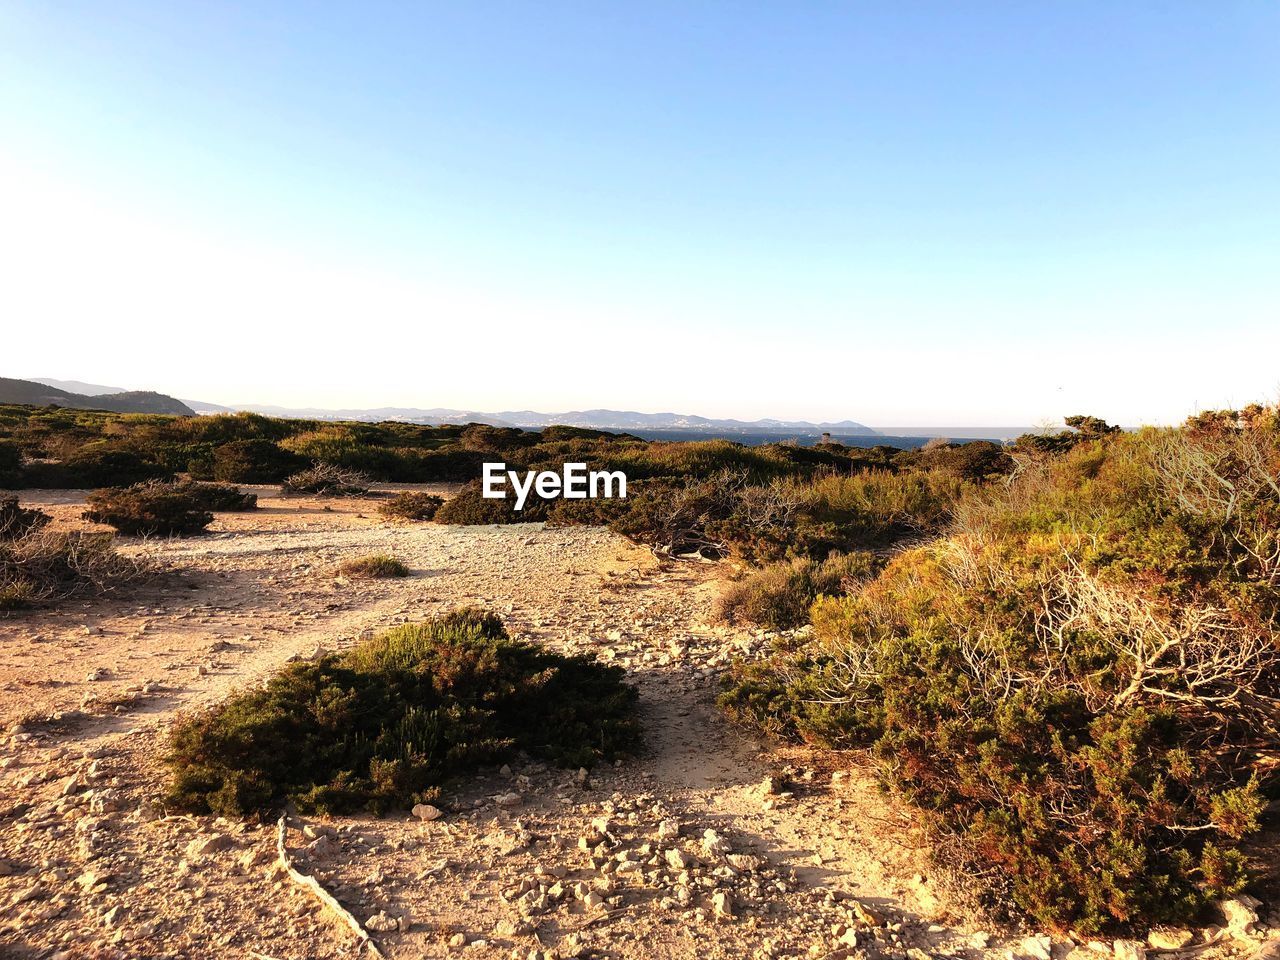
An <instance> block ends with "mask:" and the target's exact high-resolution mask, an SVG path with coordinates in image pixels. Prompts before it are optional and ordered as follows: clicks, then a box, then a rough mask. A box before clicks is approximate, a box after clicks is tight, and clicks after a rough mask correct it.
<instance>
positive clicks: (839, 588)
mask: <svg viewBox="0 0 1280 960" xmlns="http://www.w3.org/2000/svg"><path fill="white" fill-rule="evenodd" d="M882 566H883V562H882V561H881V560H879V559H878V558H877V557H876V556H875V555H874V554H871V553H862V552H859V553H848V554H832V555H831V556H830V557H828V558H827V559H826V560H823V561H821V562H818V561H815V560H810V559H808V558H807V557H804V558H798V559H795V560H792V561H789V562H782V563H775V564H771V565H769V566H767V567H764V568H763V569H760V570H756V571H753V572H751V573H749V574H747V575H746V576H745V577H743V579H741V580H739V581H737V582H736V583H732V584H730V585H729V586H728V587H726V588H725V591H724V592H723V593H722V594H721V595H720V598H719V601H718V602H717V605H716V614H717V616H718V617H719V619H721V620H723V621H725V622H726V623H749V624H754V625H756V626H760V627H770V628H772V629H774V630H788V629H791V628H793V627H799V626H802V625H803V624H806V623H808V622H809V608H810V607H811V606H812V605H813V602H814V600H816V599H817V598H818V597H820V596H839V595H842V594H845V593H849V592H852V591H853V590H856V589H857V588H859V587H860V586H861V585H862V584H864V583H866V582H867V581H868V580H871V579H872V578H873V577H874V576H875V575H876V574H877V573H878V572H879V570H880V568H881V567H882Z"/></svg>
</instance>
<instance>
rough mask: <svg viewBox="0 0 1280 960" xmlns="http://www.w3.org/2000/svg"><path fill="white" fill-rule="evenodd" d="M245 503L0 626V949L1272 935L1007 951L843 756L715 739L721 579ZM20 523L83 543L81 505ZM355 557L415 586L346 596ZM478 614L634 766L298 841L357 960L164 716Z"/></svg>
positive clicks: (175, 953)
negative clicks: (124, 591)
mask: <svg viewBox="0 0 1280 960" xmlns="http://www.w3.org/2000/svg"><path fill="white" fill-rule="evenodd" d="M259 492H260V493H261V494H262V495H263V501H262V506H263V509H261V510H259V511H257V512H255V513H250V514H223V515H219V517H218V519H217V521H216V522H215V524H214V525H213V527H212V528H211V530H212V532H211V534H210V535H208V536H205V537H199V538H190V539H179V540H172V541H159V542H152V543H138V542H136V541H128V543H129V546H128V547H127V549H130V550H135V551H141V552H146V553H149V554H151V555H153V556H154V558H155V559H156V560H157V562H158V563H160V564H161V565H163V566H164V567H166V568H168V569H170V570H171V571H173V572H171V573H168V574H165V575H162V576H160V577H158V578H157V579H155V580H154V581H152V582H149V583H147V584H146V585H144V586H142V587H139V588H136V589H135V590H134V591H133V592H131V593H130V594H129V596H128V597H126V598H123V599H121V598H116V599H111V600H101V599H96V600H87V601H74V602H71V603H64V604H62V605H60V606H53V607H49V608H46V609H39V610H35V611H28V612H24V613H22V614H20V615H13V616H10V617H9V618H7V619H0V723H2V724H3V728H4V729H5V731H6V732H5V733H4V735H3V738H2V739H0V956H5V957H9V956H12V957H42V958H43V957H66V958H80V957H104V958H105V957H119V958H140V957H191V958H202V957H211V956H218V957H245V958H251V957H252V958H259V960H261V958H275V960H285V958H310V957H337V956H346V957H354V956H363V955H369V956H373V955H375V952H377V953H380V954H381V955H383V956H388V957H414V958H418V957H452V956H458V957H476V958H486V957H504V958H506V957H518V958H522V960H524V958H541V957H575V956H581V957H593V956H594V957H610V958H649V957H654V958H665V957H672V958H675V957H680V958H692V957H700V958H713V957H726V958H727V957H761V958H764V957H770V958H774V957H776V958H781V957H842V956H871V957H875V956H885V957H892V958H894V960H927V958H928V957H965V958H971V960H979V958H984V957H994V956H997V955H998V956H1000V957H1002V958H1005V957H1009V956H1010V955H1013V956H1016V957H1028V958H1032V960H1049V958H1051V957H1057V958H1062V957H1065V956H1066V955H1067V954H1069V953H1072V952H1077V953H1078V954H1079V960H1084V958H1085V957H1093V958H1094V960H1102V958H1105V957H1110V956H1116V957H1118V958H1119V960H1137V958H1139V957H1140V956H1141V955H1142V954H1143V953H1144V952H1146V951H1148V950H1149V951H1150V952H1152V953H1153V954H1154V953H1156V952H1157V951H1160V952H1163V953H1165V954H1166V955H1169V956H1187V957H1192V956H1195V957H1203V956H1213V957H1217V956H1224V955H1230V954H1233V953H1243V954H1249V953H1251V952H1253V951H1254V950H1256V949H1257V947H1258V944H1259V943H1260V942H1261V941H1263V940H1264V939H1265V938H1266V937H1267V936H1269V935H1274V933H1275V931H1274V929H1272V928H1274V927H1275V926H1276V925H1280V917H1276V916H1266V914H1267V911H1266V909H1265V908H1261V907H1260V906H1259V905H1257V904H1254V903H1252V902H1250V901H1247V900H1245V901H1238V902H1235V903H1233V904H1230V905H1228V907H1227V912H1226V914H1225V915H1224V917H1223V925H1222V927H1220V928H1211V929H1209V930H1195V931H1185V932H1181V931H1156V932H1153V934H1152V938H1151V940H1150V941H1149V942H1148V943H1147V944H1145V945H1144V944H1142V943H1139V942H1136V941H1123V942H1120V943H1108V944H1101V943H1076V942H1074V941H1072V940H1070V939H1068V938H1066V937H1056V938H1053V937H1048V936H1042V935H1037V934H1036V933H1035V932H1034V931H1033V932H1030V933H1028V932H1026V931H1012V930H1007V929H1006V930H1000V929H996V928H994V927H993V926H992V925H991V924H990V923H989V922H984V921H983V920H982V919H981V918H979V917H977V916H975V915H974V914H973V912H972V910H971V908H970V907H968V906H966V905H967V904H969V903H970V902H971V899H970V897H968V896H966V893H971V892H972V888H973V887H976V881H973V882H970V883H969V884H968V886H969V887H970V890H968V891H966V889H965V887H966V881H965V879H964V878H963V877H959V878H956V877H951V876H945V877H944V876H941V875H937V876H935V874H936V873H937V872H938V871H937V869H936V868H935V867H934V866H932V865H931V861H930V859H929V857H928V856H927V851H926V849H925V845H924V841H923V838H922V837H921V835H920V833H919V831H918V830H917V829H916V828H915V826H914V824H913V822H912V820H911V817H910V815H909V813H908V812H907V811H906V810H905V809H904V808H902V807H901V806H899V805H898V804H897V803H895V802H894V801H893V799H892V798H889V797H886V796H884V795H882V794H881V793H880V792H879V791H878V790H877V789H876V787H875V786H874V784H873V783H872V781H871V778H870V777H869V775H868V774H867V773H866V772H865V771H864V770H863V769H862V768H860V767H859V766H858V765H857V763H856V762H855V761H854V760H853V759H852V758H848V757H845V758H833V757H830V756H822V755H815V754H812V753H809V752H806V751H802V750H798V749H778V748H773V747H769V746H765V745H762V744H760V743H758V742H754V741H752V740H750V739H748V738H747V737H745V736H744V735H743V734H741V733H740V732H738V731H736V730H735V729H733V728H732V727H730V726H729V725H727V724H726V723H725V722H724V720H723V719H722V718H721V717H719V716H718V715H717V714H716V712H715V710H714V708H713V705H712V700H713V696H714V691H715V684H716V678H717V676H718V674H719V672H720V671H721V670H722V669H723V668H724V666H725V664H726V663H727V662H728V660H729V659H730V658H731V657H733V656H735V655H739V654H743V653H750V652H752V651H753V650H756V649H758V648H759V647H760V645H761V644H763V643H765V642H766V638H764V637H762V636H760V635H758V634H754V633H751V632H747V631H742V630H737V629H729V628H724V627H718V626H715V625H712V624H710V623H709V622H708V621H709V619H710V616H709V612H710V609H711V605H712V602H713V600H714V597H715V594H716V592H717V589H718V581H717V576H718V574H719V571H718V570H716V569H715V568H712V567H704V566H697V565H675V566H667V567H663V566H661V565H660V564H659V563H658V562H657V561H656V560H655V559H654V558H653V557H652V556H651V555H650V554H649V553H648V552H647V551H645V550H643V549H641V548H638V547H636V546H634V545H632V544H630V543H628V542H626V541H625V540H622V539H620V538H618V537H616V536H614V535H612V534H610V533H609V532H607V531H604V530H600V529H594V528H572V529H562V530H556V529H543V528H542V527H541V526H539V525H520V526H509V527H469V528H460V527H445V526H437V525H434V524H408V525H398V524H390V523H388V522H386V521H384V520H382V519H381V518H380V517H378V515H377V513H376V509H375V508H376V504H375V503H374V502H372V501H370V500H320V499H313V498H288V499H285V498H280V497H277V496H275V495H274V492H273V491H270V490H261V491H259ZM22 501H23V503H24V505H33V506H39V507H41V508H42V509H44V510H46V511H48V512H50V513H52V514H54V515H55V522H56V523H58V524H60V525H64V526H76V527H81V526H84V525H85V524H84V522H83V521H81V520H80V519H79V513H80V510H81V509H82V506H81V504H82V502H83V498H82V496H81V495H79V494H76V493H68V492H47V491H46V492H41V491H26V492H24V493H23V495H22ZM371 552H387V553H391V554H393V555H395V556H397V557H399V558H401V559H402V560H404V561H405V562H406V563H408V564H409V566H410V567H411V568H412V570H413V575H412V576H411V577H409V578H408V579H405V580H399V581H348V580H345V579H343V578H342V577H340V576H338V575H336V573H335V568H336V565H337V564H338V562H340V561H341V560H342V559H344V558H348V557H354V556H359V555H362V554H367V553H371ZM466 604H478V605H483V606H485V607H488V608H490V609H492V610H495V611H497V612H498V613H500V614H501V615H502V616H503V618H504V619H505V620H506V622H507V625H508V628H509V630H510V631H511V632H512V634H513V635H515V636H520V637H525V638H528V639H532V640H535V641H537V642H541V643H545V644H547V645H549V646H553V647H555V648H557V649H562V650H571V651H586V650H589V651H593V652H595V653H596V654H598V655H599V656H600V657H601V658H602V659H604V660H607V661H611V662H615V663H618V664H620V665H622V666H624V667H625V668H626V669H627V670H628V673H629V675H630V677H631V679H632V680H633V681H634V682H635V683H637V684H638V685H639V687H640V690H641V696H642V707H641V709H642V711H643V718H644V722H645V728H646V730H647V736H648V744H647V748H646V750H645V752H644V754H643V755H642V756H640V757H637V758H635V759H634V760H631V761H629V762H626V763H622V764H619V765H617V766H614V767H610V768H606V769H597V770H594V771H591V772H590V773H587V772H586V771H566V770H559V769H554V768H548V767H547V766H545V765H543V764H539V763H534V762H524V763H519V764H513V765H512V766H510V767H503V768H502V769H500V770H490V771H486V772H484V773H483V774H482V775H480V776H477V777H475V778H473V779H471V780H469V781H467V782H465V783H461V784H458V785H457V786H456V788H454V789H453V790H451V791H450V792H449V793H448V794H447V795H446V799H445V801H443V802H442V803H441V804H440V805H439V809H435V808H418V810H417V811H416V815H415V814H414V813H403V814H399V815H394V816H389V817H386V818H382V819H377V818H373V817H351V818H335V819H332V820H325V821H321V820H317V819H301V818H297V817H294V818H291V819H290V820H289V821H288V829H287V831H286V834H285V842H286V850H287V855H288V857H289V859H290V861H291V863H292V864H293V865H294V866H295V867H296V868H297V870H299V871H300V872H301V873H302V874H305V875H308V876H313V877H314V878H315V879H316V880H317V881H318V882H319V883H320V884H321V885H322V887H323V888H324V889H325V890H327V891H328V892H329V893H331V894H332V895H333V896H335V897H336V898H337V900H338V901H339V902H340V904H341V905H342V907H343V909H344V910H346V911H348V912H349V913H350V915H351V916H352V917H353V918H354V919H355V920H356V921H357V922H358V923H359V924H360V925H361V927H362V928H363V930H364V931H365V932H367V934H368V935H369V936H370V937H371V941H370V942H364V941H362V940H361V939H360V937H359V936H358V935H357V933H356V932H355V931H353V930H352V929H351V928H349V927H348V926H346V925H344V923H343V922H342V920H341V918H340V917H339V916H338V915H337V914H336V913H335V912H333V911H331V910H329V909H327V908H325V907H324V906H323V905H322V904H321V903H320V901H319V900H318V899H317V898H316V897H315V896H313V895H312V893H311V892H309V891H307V890H305V889H304V888H303V887H302V886H300V885H299V884H297V883H296V882H294V880H292V879H291V878H290V877H289V876H288V875H287V874H286V873H285V871H284V869H283V867H282V866H281V864H280V861H279V858H278V850H277V840H278V837H277V830H276V827H275V825H266V826H260V825H256V824H246V823H238V822H237V823H230V822H226V821H223V820H214V819H208V818H205V819H201V818H194V817H189V816H183V815H175V814H172V813H170V812H169V811H167V810H165V809H164V807H163V806H162V805H161V804H160V802H159V800H158V798H159V796H160V795H161V794H162V792H163V783H164V776H165V774H164V768H163V764H162V756H163V750H164V739H165V734H166V731H167V729H168V727H169V726H170V724H171V723H172V721H173V719H174V717H175V715H176V714H177V712H178V711H180V710H184V709H190V708H192V707H195V706H198V705H201V704H207V703H212V702H216V701H217V700H218V699H220V698H222V697H224V696H226V694H227V693H228V692H229V691H231V690H232V689H234V688H236V687H239V686H243V685H245V684H252V683H254V682H256V681H258V680H260V679H261V678H263V677H265V676H268V675H269V674H270V673H272V672H273V671H274V670H276V669H278V668H279V667H280V666H281V665H282V664H284V663H285V662H287V661H288V660H290V659H291V658H297V657H311V656H315V655H316V654H317V653H318V652H320V651H323V650H332V649H340V648H342V647H343V646H346V645H349V644H352V643H355V642H356V641H358V640H359V639H360V638H361V637H362V636H367V635H369V634H370V633H371V632H373V631H378V630H381V629H383V628H385V627H388V626H391V625H394V624H397V623H402V622H406V621H415V620H419V619H422V618H424V617H426V616H429V615H431V614H434V613H438V612H441V611H443V610H447V609H450V608H453V607H457V606H460V605H466ZM281 748H282V749H287V745H281ZM1259 913H1262V914H1263V915H1264V917H1263V918H1262V919H1261V920H1260V919H1258V917H1257V915H1258V914H1259ZM1268 924H1270V927H1268Z"/></svg>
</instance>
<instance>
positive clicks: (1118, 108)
mask: <svg viewBox="0 0 1280 960" xmlns="http://www.w3.org/2000/svg"><path fill="white" fill-rule="evenodd" d="M0 115H2V116H3V118H4V120H3V124H0V178H2V182H3V186H0V202H2V203H3V208H2V209H3V210H7V211H8V212H7V213H0V220H2V221H3V222H0V255H3V258H4V259H3V262H5V263H6V264H7V265H8V267H9V271H10V273H11V276H10V279H9V280H8V281H6V282H4V283H3V284H0V315H3V316H5V317H6V320H5V323H4V326H5V327H6V335H5V338H6V340H8V341H9V346H10V348H11V349H6V350H5V351H4V354H5V359H6V362H5V363H4V369H3V370H0V374H3V375H9V376H23V375H29V376H30V375H45V376H55V377H65V378H77V379H82V380H90V381H94V382H104V383H117V384H120V385H122V386H128V387H143V386H146V387H155V388H156V389H161V390H165V391H166V392H172V393H177V394H179V395H182V396H187V397H195V398H199V399H207V400H212V401H224V402H225V401H236V402H249V401H255V402H279V403H289V404H311V405H329V406H332V405H339V404H341V405H360V406H381V405H389V404H414V405H418V406H457V407H471V408H481V409H498V408H511V407H521V408H525V407H528V408H535V409H567V408H573V407H593V406H611V407H626V408H635V409H644V410H659V409H662V410H669V409H675V410H680V411H685V412H695V413H701V414H705V415H712V416H740V417H744V418H752V417H756V416H766V415H767V416H779V417H796V418H800V417H803V418H807V419H826V418H844V417H848V418H852V419H856V420H861V421H863V422H868V423H872V424H878V425H895V424H940V423H942V424H947V423H974V424H1000V423H1029V422H1038V421H1041V420H1044V419H1047V418H1053V417H1059V416H1061V415H1063V414H1067V413H1072V412H1077V411H1087V412H1091V413H1097V414H1099V415H1102V416H1106V417H1109V418H1112V419H1115V420H1119V421H1123V422H1130V423H1132V422H1139V421H1168V420H1176V419H1179V418H1180V417H1182V416H1183V415H1185V414H1186V413H1188V412H1190V411H1191V410H1192V409H1194V408H1196V407H1199V406H1204V405H1214V406H1216V405H1220V404H1225V403H1243V402H1248V401H1249V400H1254V399H1267V398H1274V397H1275V396H1276V395H1277V392H1278V391H1280V363H1277V362H1276V357H1278V356H1280V4H1276V3H1273V2H1256V3H1233V2H1209V3H1205V2H1159V3H1156V2H1151V3H1136V2H1134V3H1119V4H1118V3H1114V2H1093V3H1086V2H1070V3H1068V2H1064V3H1026V2H1014V0H1009V2H1004V3H980V2H973V3H964V4H957V3H949V2H938V3H928V4H926V3H910V2H899V0H893V2H889V0H886V2H882V3H853V2H850V3H840V4H836V3H810V4H791V3H770V4H764V3H732V4H730V3H680V4H675V3H655V2H644V3H627V4H622V3H600V2H593V3H585V2H584V3H557V2H547V3H536V4H535V3H486V2H475V3H457V4H425V3H421V4H411V3H400V4H385V3H358V4H357V3H351V4H344V5H336V4H322V3H288V2H271V3H253V4H247V3H246V4H234V3H181V2H174V0H170V2H164V3H131V2H123V0H118V2H112V3H74V2H72V3H57V4H54V3H45V2H29V3H28V2H13V0H0Z"/></svg>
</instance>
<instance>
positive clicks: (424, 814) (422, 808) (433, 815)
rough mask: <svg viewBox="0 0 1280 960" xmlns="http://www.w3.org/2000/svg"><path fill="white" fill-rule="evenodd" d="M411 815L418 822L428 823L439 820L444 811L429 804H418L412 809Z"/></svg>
mask: <svg viewBox="0 0 1280 960" xmlns="http://www.w3.org/2000/svg"><path fill="white" fill-rule="evenodd" d="M413 815H414V816H415V817H417V818H418V819H419V820H422V821H424V822H429V821H431V820H439V819H440V818H441V817H443V816H444V811H443V810H441V809H440V808H439V807H433V806H432V805H431V804H429V803H418V804H415V805H414V807H413Z"/></svg>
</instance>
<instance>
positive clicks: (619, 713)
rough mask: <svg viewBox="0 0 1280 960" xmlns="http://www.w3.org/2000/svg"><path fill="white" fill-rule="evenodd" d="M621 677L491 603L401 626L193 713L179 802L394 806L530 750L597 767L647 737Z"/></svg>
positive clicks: (263, 807)
mask: <svg viewBox="0 0 1280 960" xmlns="http://www.w3.org/2000/svg"><path fill="white" fill-rule="evenodd" d="M622 676H623V671H622V669H621V668H619V667H610V666H603V665H601V664H599V663H597V662H596V661H595V660H594V659H593V658H590V657H585V656H573V657H567V656H561V655H559V654H555V653H550V652H548V651H547V650H544V649H543V648H541V647H539V646H535V645H533V644H528V643H522V642H518V641H515V640H512V639H510V638H509V637H508V636H507V633H506V630H505V629H504V628H503V626H502V623H501V621H500V620H499V619H498V618H497V617H495V616H494V615H492V614H489V613H484V612H482V611H479V610H464V611H459V612H456V613H453V614H449V615H447V616H444V617H441V618H439V619H436V620H430V621H427V622H426V623H421V624H415V625H407V626H403V627H398V628H396V629H394V630H392V631H390V632H389V633H386V634H384V635H382V636H380V637H378V638H376V639H374V640H370V641H367V642H365V643H363V644H361V645H360V646H358V647H355V648H354V649H352V650H350V651H349V652H347V653H344V654H341V655H336V654H331V655H328V656H324V657H322V658H320V659H319V660H316V661H313V662H309V663H298V664H294V665H292V666H290V667H288V668H287V669H285V670H284V671H282V672H281V673H279V674H277V675H276V676H275V677H273V678H272V679H270V680H269V681H267V683H266V685H265V686H263V687H261V688H259V689H255V690H249V691H246V692H244V693H240V694H238V695H236V696H234V697H232V698H231V699H229V700H226V701H224V702H223V703H221V704H218V705H217V706H215V707H212V708H210V709H207V710H204V711H202V712H200V713H195V714H191V715H189V716H187V717H185V718H184V719H183V720H182V721H180V722H179V724H178V725H177V727H176V728H175V729H174V731H173V733H172V735H171V738H170V743H169V754H168V765H169V767H170V769H171V771H172V775H173V781H172V785H171V788H170V792H169V800H170V802H172V803H173V804H174V805H175V806H177V807H179V808H180V809H183V810H189V811H191V812H194V813H219V814H224V815H228V816H246V815H250V814H263V815H269V814H271V813H272V812H273V811H275V810H277V809H278V808H279V807H280V806H281V805H282V804H284V803H293V804H295V805H296V806H297V807H298V809H300V810H304V811H316V812H341V811H351V810H361V809H367V810H372V811H374V812H382V811H385V810H387V809H389V808H391V807H402V808H404V807H408V806H411V805H412V804H414V803H417V802H426V801H431V800H435V799H437V798H438V796H439V789H440V787H441V785H443V784H445V783H446V782H447V781H448V779H449V778H451V777H454V776H457V775H458V774H461V773H465V772H467V771H469V770H474V769H475V768H477V767H479V766H482V765H486V764H494V763H501V762H503V761H504V760H506V759H511V758H514V757H515V755H516V754H517V753H518V752H521V751H523V752H525V753H528V754H530V755H532V756H536V757H539V758H542V759H545V760H547V761H550V762H552V763H555V764H558V765H561V766H565V767H571V768H577V767H591V766H593V765H594V764H596V763H597V762H600V761H610V760H613V759H614V758H615V757H618V756H621V755H623V754H626V753H630V752H633V751H634V750H636V749H637V748H638V747H639V744H640V730H639V726H638V724H637V721H636V720H635V717H634V708H635V704H636V691H635V689H634V688H633V687H630V686H628V685H627V684H625V683H623V682H622ZM286 743H287V744H289V745H290V749H289V750H286V751H281V750H280V744H286Z"/></svg>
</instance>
